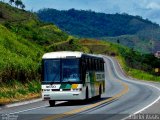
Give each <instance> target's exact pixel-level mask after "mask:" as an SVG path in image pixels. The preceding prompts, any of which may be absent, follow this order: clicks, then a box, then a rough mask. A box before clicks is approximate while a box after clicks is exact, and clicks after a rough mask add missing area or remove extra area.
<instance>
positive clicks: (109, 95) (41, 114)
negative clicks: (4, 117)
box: [0, 57, 160, 120]
mask: <svg viewBox="0 0 160 120" xmlns="http://www.w3.org/2000/svg"><path fill="white" fill-rule="evenodd" d="M105 62H106V67H105V69H106V73H105V74H106V92H105V94H103V95H102V99H100V100H96V99H92V100H90V101H89V102H88V103H85V102H63V103H58V104H57V105H56V106H55V107H49V105H48V102H46V101H40V102H36V103H31V104H28V105H22V106H17V107H12V108H4V109H2V110H1V111H0V114H9V113H13V114H16V115H18V118H19V119H26V120H28V119H31V120H33V119H45V120H49V119H54V118H56V117H57V118H61V119H73V120H75V119H79V120H80V119H90V118H92V119H95V120H96V119H107V120H108V119H111V120H114V119H115V120H117V119H123V118H126V117H127V116H129V115H130V114H134V113H136V112H138V111H140V110H142V109H143V108H145V107H146V106H148V105H150V104H151V103H153V102H154V101H155V100H156V99H157V98H158V97H159V95H160V91H159V90H158V89H157V88H155V87H153V86H148V85H146V84H143V83H144V82H139V81H138V82H137V81H135V80H131V78H128V77H126V75H125V74H124V73H123V72H122V71H121V69H120V67H119V65H118V64H117V62H116V61H115V60H114V59H111V58H108V57H105ZM149 84H150V83H149ZM115 96H117V97H115ZM153 105H154V104H153ZM153 105H152V106H153ZM152 106H151V107H152ZM159 107H160V106H159ZM157 110H158V109H156V111H154V110H152V113H157V112H158V111H157ZM66 114H67V115H66ZM68 114H71V115H68Z"/></svg>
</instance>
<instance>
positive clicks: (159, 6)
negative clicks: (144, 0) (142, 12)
mask: <svg viewBox="0 0 160 120" xmlns="http://www.w3.org/2000/svg"><path fill="white" fill-rule="evenodd" d="M146 8H148V9H160V4H159V3H155V2H151V3H149V4H148V5H147V7H146Z"/></svg>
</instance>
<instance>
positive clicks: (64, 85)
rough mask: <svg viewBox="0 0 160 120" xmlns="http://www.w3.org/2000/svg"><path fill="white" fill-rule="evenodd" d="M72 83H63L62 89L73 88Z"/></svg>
mask: <svg viewBox="0 0 160 120" xmlns="http://www.w3.org/2000/svg"><path fill="white" fill-rule="evenodd" d="M71 87H72V85H70V84H61V87H60V89H71Z"/></svg>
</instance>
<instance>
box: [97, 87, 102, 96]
mask: <svg viewBox="0 0 160 120" xmlns="http://www.w3.org/2000/svg"><path fill="white" fill-rule="evenodd" d="M101 94H102V89H101V85H100V87H99V95H98V98H99V99H100V98H101Z"/></svg>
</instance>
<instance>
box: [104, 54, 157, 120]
mask: <svg viewBox="0 0 160 120" xmlns="http://www.w3.org/2000/svg"><path fill="white" fill-rule="evenodd" d="M106 58H108V59H109V60H110V61H111V62H112V64H113V67H114V69H115V72H116V74H117V75H118V77H119V78H121V79H122V80H125V81H128V82H133V83H138V84H143V85H147V86H150V87H153V88H156V89H157V90H158V91H159V92H160V88H158V87H157V86H154V85H150V84H148V83H142V82H140V81H131V80H128V79H125V78H123V77H121V76H120V75H119V74H118V72H117V70H116V68H115V64H114V62H113V60H112V59H111V58H109V57H106ZM159 100H160V96H158V98H157V99H156V100H154V101H153V102H152V103H150V104H149V105H147V106H146V107H144V108H142V109H140V110H139V111H137V112H135V113H133V115H136V114H138V113H141V112H142V111H144V110H146V109H147V108H149V107H151V106H152V105H153V104H155V103H156V102H158V101H159ZM131 116H132V115H130V116H128V117H126V118H123V119H122V120H125V119H127V118H129V117H131Z"/></svg>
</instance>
